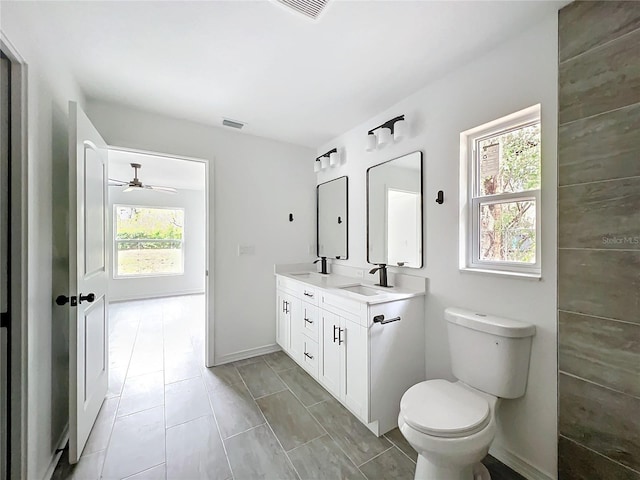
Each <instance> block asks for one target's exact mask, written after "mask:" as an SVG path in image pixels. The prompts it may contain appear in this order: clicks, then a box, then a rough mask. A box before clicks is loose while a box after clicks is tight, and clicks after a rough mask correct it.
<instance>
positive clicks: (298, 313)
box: [288, 295, 304, 363]
mask: <svg viewBox="0 0 640 480" xmlns="http://www.w3.org/2000/svg"><path fill="white" fill-rule="evenodd" d="M288 301H289V308H288V310H289V314H288V315H289V335H290V336H289V355H291V357H292V358H293V359H294V360H295V361H296V362H298V363H300V362H301V361H302V353H303V352H302V345H303V344H302V342H300V337H301V336H302V329H303V328H304V327H303V323H304V318H303V315H302V306H301V304H302V302H301V301H300V299H299V298H296V297H293V296H291V295H289V299H288Z"/></svg>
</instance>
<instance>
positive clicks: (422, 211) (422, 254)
mask: <svg viewBox="0 0 640 480" xmlns="http://www.w3.org/2000/svg"><path fill="white" fill-rule="evenodd" d="M412 153H419V154H420V218H421V219H422V222H421V223H422V225H421V227H422V228H421V229H420V247H421V255H420V265H419V266H417V267H415V268H423V267H424V223H425V222H424V153H422V151H420V150H416V151H415V152H409V153H405V154H404V155H400V156H399V157H396V158H392V159H391V160H387V161H385V162H382V163H378V164H377V165H372V166H371V167H369V168H367V173H366V175H367V202H366V209H367V263H369V264H371V265H379V264H378V263H372V262H371V260H370V259H369V170H371V169H372V168H376V167H379V166H380V165H384V164H386V163H389V162H393V161H394V160H398V159H399V158H402V157H406V156H407V155H411V154H412ZM387 266H389V267H399V265H387ZM402 268H412V267H402Z"/></svg>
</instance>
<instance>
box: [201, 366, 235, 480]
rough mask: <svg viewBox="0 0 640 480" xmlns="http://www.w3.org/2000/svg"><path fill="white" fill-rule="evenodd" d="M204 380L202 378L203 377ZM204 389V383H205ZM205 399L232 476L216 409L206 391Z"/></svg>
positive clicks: (232, 476)
mask: <svg viewBox="0 0 640 480" xmlns="http://www.w3.org/2000/svg"><path fill="white" fill-rule="evenodd" d="M203 380H204V379H203ZM205 390H206V385H205ZM207 400H208V401H209V408H211V413H212V414H213V421H214V422H215V424H216V430H217V431H218V436H219V437H220V443H222V450H223V451H224V458H225V459H226V460H227V465H229V472H231V478H232V479H233V478H234V474H233V468H232V467H231V461H230V460H229V453H228V452H227V446H226V445H225V444H224V441H225V439H224V438H222V432H221V431H220V424H219V423H218V417H217V416H216V411H215V410H214V409H213V403H211V396H210V395H209V392H208V391H207Z"/></svg>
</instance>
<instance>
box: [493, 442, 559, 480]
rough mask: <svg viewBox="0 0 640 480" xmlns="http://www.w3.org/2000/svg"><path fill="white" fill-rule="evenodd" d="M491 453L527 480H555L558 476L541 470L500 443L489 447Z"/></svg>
mask: <svg viewBox="0 0 640 480" xmlns="http://www.w3.org/2000/svg"><path fill="white" fill-rule="evenodd" d="M489 453H490V454H491V455H493V456H494V457H496V458H497V459H498V460H500V461H501V462H502V463H504V464H505V465H506V466H507V467H509V468H511V469H512V470H515V471H516V472H517V473H519V474H520V475H522V476H523V477H524V478H526V479H527V480H554V479H555V478H557V477H552V476H550V475H549V474H548V473H545V472H543V471H542V470H539V469H538V468H536V467H534V466H533V465H531V464H529V463H528V462H526V461H525V460H523V459H522V458H520V457H519V456H518V455H516V454H515V453H513V452H510V451H509V450H507V449H505V448H504V447H502V446H500V445H496V444H493V445H492V446H491V448H490V449H489Z"/></svg>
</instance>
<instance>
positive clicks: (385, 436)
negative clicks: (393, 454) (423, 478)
mask: <svg viewBox="0 0 640 480" xmlns="http://www.w3.org/2000/svg"><path fill="white" fill-rule="evenodd" d="M383 436H384V438H386V439H387V440H388V441H389V442H391V445H393V446H394V447H395V448H397V449H398V450H400V453H401V454H403V455H404V456H405V457H407V458H408V459H409V460H411V462H412V463H413V464H414V465H417V463H418V462H416V461H415V460H414V459H413V458H411V457H410V456H409V455H407V454H406V453H405V451H404V450H402V449H401V448H400V447H399V446H398V445H397V444H396V443H394V441H393V440H391V439H390V438H389V437H387V434H386V433H385V434H384V435H383Z"/></svg>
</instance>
